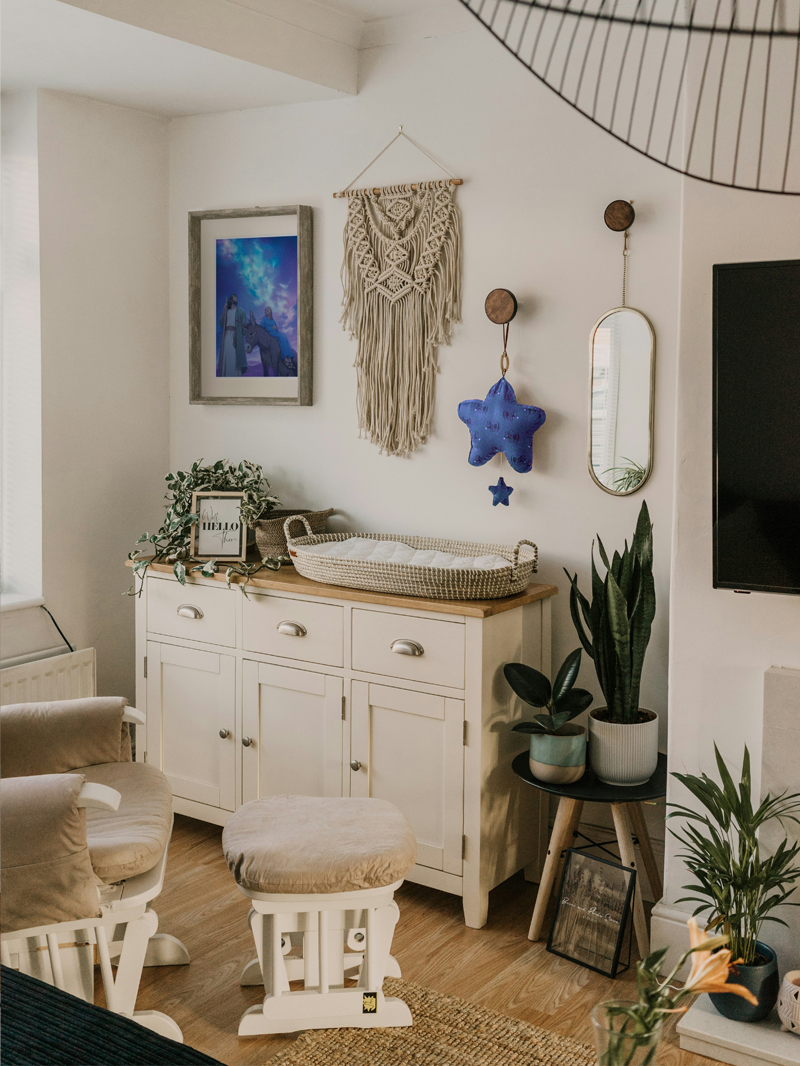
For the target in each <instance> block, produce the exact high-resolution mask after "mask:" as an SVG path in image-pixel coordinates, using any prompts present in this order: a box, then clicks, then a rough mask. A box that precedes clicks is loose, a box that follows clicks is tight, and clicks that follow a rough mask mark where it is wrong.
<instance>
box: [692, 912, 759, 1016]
mask: <svg viewBox="0 0 800 1066" xmlns="http://www.w3.org/2000/svg"><path fill="white" fill-rule="evenodd" d="M687 924H688V926H689V940H690V942H691V946H692V955H691V960H692V969H691V972H690V974H689V978H688V980H687V981H686V984H685V985H684V986H683V991H684V992H692V993H697V994H699V993H701V992H730V993H732V994H733V995H734V996H741V997H742V999H746V1000H748V1002H750V1003H752V1004H753V1005H754V1006H757V1004H758V1000H757V999H756V997H755V996H754V995H753V993H752V992H751V991H750V990H749V989H748V988H745V987H744V985H740V984H728V974H729V973H730V971H731V969H732V968H733V967H734V966H735V965H736V963H735V962H731V953H730V950H729V949H728V948H723V947H721V945H722V944H725V943H727V939H728V938H727V937H726V936H714V937H707V936H706V935H705V933H704V932H701V930H700V928H699V926H698V924H697V921H696V920H695V919H694V918H690V919H689V921H688V923H687ZM716 948H719V950H718V951H717V950H715V949H716ZM741 961H742V960H741V959H738V960H737V962H741Z"/></svg>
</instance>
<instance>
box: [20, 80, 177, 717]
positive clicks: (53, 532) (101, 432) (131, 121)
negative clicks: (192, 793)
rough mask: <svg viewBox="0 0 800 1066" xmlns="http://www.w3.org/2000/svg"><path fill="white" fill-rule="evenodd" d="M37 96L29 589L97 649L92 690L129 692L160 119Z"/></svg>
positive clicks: (151, 500) (145, 450) (150, 496)
mask: <svg viewBox="0 0 800 1066" xmlns="http://www.w3.org/2000/svg"><path fill="white" fill-rule="evenodd" d="M38 111H39V116H38V121H39V195H40V205H39V218H40V236H41V302H42V320H41V324H42V456H43V459H42V466H43V499H44V509H43V550H44V589H43V594H44V596H45V599H46V601H47V605H48V607H49V608H50V610H51V611H52V612H53V614H54V615H55V617H56V618H57V619H58V621H59V624H60V625H61V627H62V629H63V630H64V632H65V633H66V634H67V636H68V637H69V638H70V640H71V641H72V643H73V644H75V645H76V646H77V647H89V646H94V647H95V648H97V675H98V691H99V693H100V694H111V693H114V694H118V695H122V696H127V697H128V698H129V699H130V700H131V702H133V691H134V656H133V601H132V600H131V599H128V598H125V597H124V596H123V593H124V592H125V590H126V589H127V588H128V586H129V585H130V583H131V580H130V571H129V570H126V569H125V567H124V560H125V556H126V554H127V553H128V552H129V551H130V550H132V548H133V546H134V541H135V540H136V537H137V536H138V534H139V533H140V532H142V531H143V530H144V529H145V528H147V526H148V524H149V525H154V524H156V522H157V521H158V520H159V519H160V516H161V515H162V514H163V510H162V504H161V498H162V496H163V484H164V482H163V477H164V473H165V468H166V465H167V440H168V428H167V423H168V417H169V406H168V387H169V383H168V372H167V366H168V324H167V316H168V310H167V241H166V232H167V214H166V208H167V205H166V190H167V151H166V125H167V124H166V121H165V120H164V119H161V118H156V117H154V116H151V115H144V114H141V113H139V112H136V111H129V110H126V109H124V108H119V107H114V106H111V105H109V104H100V103H96V102H94V101H91V100H86V99H84V98H82V97H76V96H69V95H66V94H63V93H55V92H40V93H39V102H38ZM54 643H55V642H54Z"/></svg>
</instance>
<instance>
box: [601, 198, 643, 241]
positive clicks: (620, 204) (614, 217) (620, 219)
mask: <svg viewBox="0 0 800 1066" xmlns="http://www.w3.org/2000/svg"><path fill="white" fill-rule="evenodd" d="M635 218H636V212H635V211H634V210H633V204H631V203H629V202H628V201H627V200H614V201H613V202H612V203H610V204H609V205H608V207H607V208H606V210H605V214H604V215H603V220H604V221H605V224H606V225H607V226H608V228H609V229H613V230H615V231H616V232H617V233H621V232H622V231H623V230H626V229H630V227H631V226H632V225H633V223H634V220H635Z"/></svg>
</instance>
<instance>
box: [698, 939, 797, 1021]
mask: <svg viewBox="0 0 800 1066" xmlns="http://www.w3.org/2000/svg"><path fill="white" fill-rule="evenodd" d="M756 951H757V952H758V954H759V955H760V956H761V957H762V958H763V959H766V960H767V961H766V962H765V963H762V964H761V965H760V966H743V965H742V963H739V965H738V966H737V967H736V970H737V972H736V973H730V974H728V982H727V983H728V984H729V985H734V984H735V985H744V987H745V988H747V989H749V990H750V991H751V992H752V993H753V995H754V996H755V997H756V999H757V1000H758V1006H755V1007H754V1006H753V1004H752V1003H748V1002H747V1000H746V999H742V997H741V996H732V995H730V994H729V993H728V992H712V993H711V995H710V996H709V997H708V998H709V999H710V1000H711V1002H712V1003H713V1004H714V1006H715V1007H716V1008H717V1010H718V1011H719V1012H720V1014H721V1015H722V1016H723V1017H724V1018H730V1019H732V1020H733V1021H735V1022H760V1021H761V1019H762V1018H766V1016H767V1015H768V1014H769V1012H770V1011H771V1010H772V1008H773V1007H774V1006H775V1004H776V1003H777V1002H778V992H779V990H780V983H779V981H778V956H777V955H776V954H775V952H774V951H773V950H772V948H771V947H769V945H767V944H762V943H761V941H760V940H759V941H758V942H757V943H756Z"/></svg>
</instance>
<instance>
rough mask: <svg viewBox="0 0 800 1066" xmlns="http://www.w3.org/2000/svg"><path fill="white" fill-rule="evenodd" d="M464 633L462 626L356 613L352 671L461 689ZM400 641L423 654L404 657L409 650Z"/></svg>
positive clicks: (403, 617) (375, 612)
mask: <svg viewBox="0 0 800 1066" xmlns="http://www.w3.org/2000/svg"><path fill="white" fill-rule="evenodd" d="M465 629H466V627H465V626H464V624H463V622H440V621H438V620H437V619H434V618H419V617H417V616H416V615H401V614H383V613H381V612H380V611H368V610H361V609H356V610H354V611H353V669H354V670H363V671H365V672H366V673H370V674H384V675H387V676H389V677H403V678H406V679H407V680H408V681H425V682H428V683H430V684H433V685H447V686H449V687H450V688H463V687H464V644H465ZM403 641H405V642H408V641H411V642H413V644H415V645H417V647H419V648H421V649H422V654H421V655H409V654H403V651H404V650H407V649H408V648H409V645H408V644H407V643H406V644H405V645H404V644H403V643H402V642H403ZM393 646H394V648H393Z"/></svg>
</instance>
